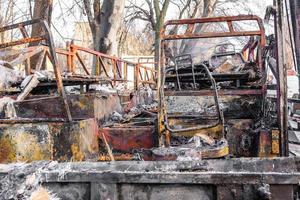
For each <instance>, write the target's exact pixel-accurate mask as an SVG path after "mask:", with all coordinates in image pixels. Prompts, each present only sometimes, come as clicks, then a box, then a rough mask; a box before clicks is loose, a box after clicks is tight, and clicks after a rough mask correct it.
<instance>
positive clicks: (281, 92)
mask: <svg viewBox="0 0 300 200" xmlns="http://www.w3.org/2000/svg"><path fill="white" fill-rule="evenodd" d="M274 6H275V7H276V8H277V12H276V17H275V33H276V41H277V42H276V44H277V48H276V49H277V55H276V56H277V59H276V60H277V72H278V79H277V120H278V125H279V132H280V137H279V143H280V146H279V149H280V156H288V154H289V147H288V146H289V144H288V143H289V141H288V117H287V85H286V77H287V72H286V66H285V63H284V30H283V23H284V20H283V19H284V16H283V1H282V0H274Z"/></svg>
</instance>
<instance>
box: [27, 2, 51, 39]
mask: <svg viewBox="0 0 300 200" xmlns="http://www.w3.org/2000/svg"><path fill="white" fill-rule="evenodd" d="M52 9H53V1H52V0H36V1H35V3H34V10H33V17H32V18H33V19H38V18H39V19H44V20H46V21H47V22H48V24H49V26H50V24H51V15H52ZM41 31H42V27H41V26H40V25H39V24H36V25H33V27H32V32H31V37H35V36H38V35H40V34H41Z"/></svg>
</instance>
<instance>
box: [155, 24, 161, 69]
mask: <svg viewBox="0 0 300 200" xmlns="http://www.w3.org/2000/svg"><path fill="white" fill-rule="evenodd" d="M154 48H155V50H154V60H155V62H156V63H158V62H159V56H160V55H159V52H160V48H161V47H160V31H159V30H155V38H154ZM155 66H157V65H155Z"/></svg>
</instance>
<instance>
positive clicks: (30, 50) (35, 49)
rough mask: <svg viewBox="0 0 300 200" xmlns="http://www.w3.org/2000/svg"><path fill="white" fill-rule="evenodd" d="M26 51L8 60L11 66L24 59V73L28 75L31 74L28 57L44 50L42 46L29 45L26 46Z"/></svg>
mask: <svg viewBox="0 0 300 200" xmlns="http://www.w3.org/2000/svg"><path fill="white" fill-rule="evenodd" d="M26 51H27V52H26V53H24V54H23V55H21V56H19V57H17V58H16V59H14V60H12V61H11V62H9V63H10V64H11V65H12V66H16V65H18V64H21V63H23V62H24V61H25V74H26V75H30V74H31V66H30V58H31V57H32V56H34V55H37V54H39V53H41V52H42V51H44V47H42V46H39V47H29V48H26Z"/></svg>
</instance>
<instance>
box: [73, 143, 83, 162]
mask: <svg viewBox="0 0 300 200" xmlns="http://www.w3.org/2000/svg"><path fill="white" fill-rule="evenodd" d="M71 151H72V160H73V161H83V160H84V154H83V153H82V152H81V151H80V148H79V147H78V146H77V145H75V144H72V146H71Z"/></svg>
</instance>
